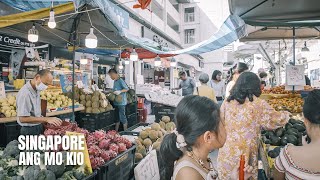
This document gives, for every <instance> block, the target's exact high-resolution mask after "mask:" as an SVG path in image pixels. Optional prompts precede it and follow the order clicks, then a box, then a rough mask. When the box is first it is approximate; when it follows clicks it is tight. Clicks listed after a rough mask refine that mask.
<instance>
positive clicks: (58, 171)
mask: <svg viewBox="0 0 320 180" xmlns="http://www.w3.org/2000/svg"><path fill="white" fill-rule="evenodd" d="M65 169H66V166H65V165H64V164H62V165H48V166H47V170H50V171H52V172H53V173H54V175H55V176H56V177H60V176H62V175H63V173H64V171H65Z"/></svg>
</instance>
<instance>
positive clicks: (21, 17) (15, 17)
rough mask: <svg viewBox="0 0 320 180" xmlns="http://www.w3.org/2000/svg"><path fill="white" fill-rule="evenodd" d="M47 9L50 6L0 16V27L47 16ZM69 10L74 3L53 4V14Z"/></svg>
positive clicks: (72, 7)
mask: <svg viewBox="0 0 320 180" xmlns="http://www.w3.org/2000/svg"><path fill="white" fill-rule="evenodd" d="M17 4H19V3H17ZM49 11H50V8H41V9H37V10H32V11H26V12H21V13H17V14H11V15H7V16H0V28H3V27H7V26H11V25H14V24H19V23H23V22H28V21H32V20H39V19H42V18H45V17H48V15H49ZM70 11H74V5H73V3H72V2H70V3H66V4H61V5H58V6H54V12H55V14H63V13H66V12H70Z"/></svg>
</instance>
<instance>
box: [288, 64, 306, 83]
mask: <svg viewBox="0 0 320 180" xmlns="http://www.w3.org/2000/svg"><path fill="white" fill-rule="evenodd" d="M286 78H287V85H289V86H305V85H306V79H305V77H304V65H297V66H291V65H288V66H287V67H286Z"/></svg>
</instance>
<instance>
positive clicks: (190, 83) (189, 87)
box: [173, 71, 196, 96]
mask: <svg viewBox="0 0 320 180" xmlns="http://www.w3.org/2000/svg"><path fill="white" fill-rule="evenodd" d="M179 78H180V80H181V81H180V83H179V87H178V88H174V89H173V90H179V89H182V96H187V95H192V94H193V92H194V89H195V88H196V83H195V82H194V80H193V79H192V78H190V77H187V74H186V72H184V71H181V72H179Z"/></svg>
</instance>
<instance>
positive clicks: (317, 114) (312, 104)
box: [303, 89, 320, 125]
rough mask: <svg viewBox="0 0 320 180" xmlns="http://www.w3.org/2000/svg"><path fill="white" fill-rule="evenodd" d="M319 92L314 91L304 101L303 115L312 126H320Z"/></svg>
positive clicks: (317, 90)
mask: <svg viewBox="0 0 320 180" xmlns="http://www.w3.org/2000/svg"><path fill="white" fill-rule="evenodd" d="M319 109H320V90H319V89H315V90H313V91H311V92H310V93H309V95H308V96H307V97H306V98H305V100H304V105H303V115H304V117H305V118H307V119H308V120H309V121H310V122H311V123H313V124H319V125H320V111H319Z"/></svg>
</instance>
